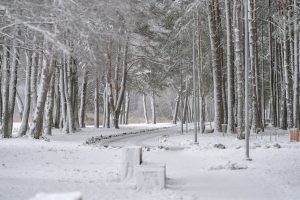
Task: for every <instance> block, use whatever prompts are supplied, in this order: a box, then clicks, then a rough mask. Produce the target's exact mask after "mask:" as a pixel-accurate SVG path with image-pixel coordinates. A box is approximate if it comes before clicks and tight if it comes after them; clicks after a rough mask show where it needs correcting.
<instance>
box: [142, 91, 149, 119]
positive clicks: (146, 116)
mask: <svg viewBox="0 0 300 200" xmlns="http://www.w3.org/2000/svg"><path fill="white" fill-rule="evenodd" d="M146 98H147V96H146V95H145V94H143V109H144V119H145V123H146V124H149V120H148V113H147V102H146Z"/></svg>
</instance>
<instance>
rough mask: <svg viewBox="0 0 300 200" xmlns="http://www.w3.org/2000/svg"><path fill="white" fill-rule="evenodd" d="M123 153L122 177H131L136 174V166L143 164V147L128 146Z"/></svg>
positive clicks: (123, 178)
mask: <svg viewBox="0 0 300 200" xmlns="http://www.w3.org/2000/svg"><path fill="white" fill-rule="evenodd" d="M122 154H123V155H122V168H121V179H122V180H125V179H131V178H133V176H134V175H135V169H136V166H138V165H140V164H142V147H140V146H132V147H126V148H124V150H123V152H122Z"/></svg>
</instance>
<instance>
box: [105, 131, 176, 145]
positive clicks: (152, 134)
mask: <svg viewBox="0 0 300 200" xmlns="http://www.w3.org/2000/svg"><path fill="white" fill-rule="evenodd" d="M177 133H178V128H177V127H171V128H163V129H159V130H155V131H149V132H145V133H142V134H136V135H125V136H122V137H117V138H112V139H109V140H105V141H104V142H103V144H104V145H110V146H112V147H124V146H133V145H139V146H143V147H144V146H147V147H149V146H151V143H152V147H154V146H157V145H158V142H159V139H160V138H161V137H162V136H168V137H169V136H171V135H175V134H177ZM153 141H154V142H153ZM149 143H150V144H149Z"/></svg>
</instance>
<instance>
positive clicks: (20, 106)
mask: <svg viewBox="0 0 300 200" xmlns="http://www.w3.org/2000/svg"><path fill="white" fill-rule="evenodd" d="M16 102H17V106H18V110H19V114H20V119H21V121H22V118H23V113H24V104H23V101H22V98H21V96H20V94H19V92H18V90H16Z"/></svg>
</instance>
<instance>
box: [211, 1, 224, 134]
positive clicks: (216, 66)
mask: <svg viewBox="0 0 300 200" xmlns="http://www.w3.org/2000/svg"><path fill="white" fill-rule="evenodd" d="M217 3H218V2H215V1H213V3H210V5H209V14H208V19H209V20H208V21H209V31H210V45H211V57H212V68H213V84H214V107H215V120H214V121H215V124H214V126H215V131H218V132H221V131H222V124H223V120H224V117H223V114H224V113H223V100H222V74H221V73H222V72H221V70H222V69H221V68H222V67H221V63H220V55H219V54H220V53H219V50H218V48H221V45H220V38H218V36H217V34H216V33H217V22H216V14H215V13H216V12H217V11H216V9H217V8H216V5H215V4H217Z"/></svg>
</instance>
